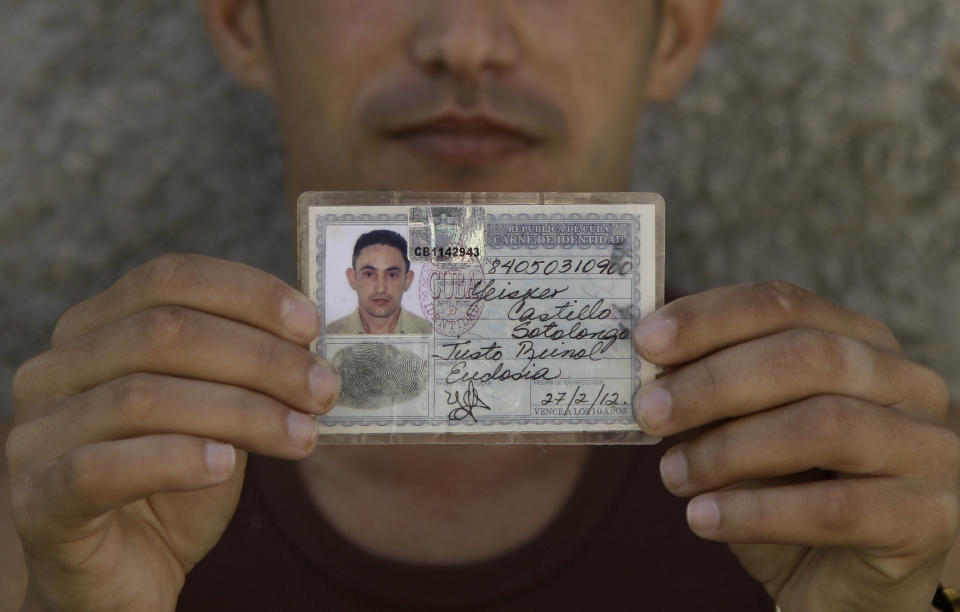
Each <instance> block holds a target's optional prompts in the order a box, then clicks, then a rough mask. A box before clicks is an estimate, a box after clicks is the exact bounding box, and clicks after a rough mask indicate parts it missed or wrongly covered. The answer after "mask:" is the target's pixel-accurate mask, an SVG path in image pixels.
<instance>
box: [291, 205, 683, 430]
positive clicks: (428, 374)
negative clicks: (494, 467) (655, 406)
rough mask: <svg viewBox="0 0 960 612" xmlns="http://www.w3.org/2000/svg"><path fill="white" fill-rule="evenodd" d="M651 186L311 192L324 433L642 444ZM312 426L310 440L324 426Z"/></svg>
mask: <svg viewBox="0 0 960 612" xmlns="http://www.w3.org/2000/svg"><path fill="white" fill-rule="evenodd" d="M663 208H664V204H663V199H662V198H661V197H660V196H658V195H656V194H649V193H597V194H590V193H570V194H565V193H413V192H310V193H305V194H303V195H302V196H301V197H300V200H299V217H298V231H299V247H300V257H299V265H300V285H301V290H302V291H303V292H304V293H305V294H306V295H308V296H310V298H311V299H313V300H314V301H315V303H316V304H317V305H318V306H319V307H320V308H321V310H322V312H323V315H324V329H323V331H322V333H321V334H320V336H319V337H318V338H317V339H316V340H315V341H314V343H313V344H312V347H311V348H312V350H314V351H315V352H316V353H318V354H319V355H321V356H323V357H324V358H325V359H327V361H329V362H330V363H331V364H332V366H333V367H334V368H335V369H336V370H337V371H338V372H339V374H340V377H341V380H342V389H341V395H340V399H339V402H338V403H337V405H336V407H335V408H333V410H331V411H330V412H329V413H327V414H325V415H323V416H321V417H318V420H319V422H320V424H321V436H322V437H323V439H325V440H326V441H327V442H337V443H384V442H386V443H406V442H409V443H431V442H442V443H451V442H471V443H477V442H480V443H483V442H489V443H650V442H655V441H656V440H657V439H656V438H653V437H650V436H647V435H646V434H644V433H643V432H642V431H641V429H640V427H639V425H638V424H637V422H636V421H635V419H634V416H633V410H632V403H633V398H634V395H635V394H636V392H637V390H638V389H639V387H640V386H641V385H643V384H644V383H647V382H649V381H651V380H653V378H654V377H655V375H656V371H655V367H654V366H653V365H652V364H650V363H647V362H646V361H644V360H643V359H641V358H640V357H639V356H638V355H637V353H636V351H635V350H634V348H633V341H632V338H631V336H632V330H633V328H634V326H635V324H636V323H637V322H638V321H639V320H640V319H641V318H642V317H643V316H645V315H646V314H648V313H650V312H652V311H653V310H654V309H655V308H657V307H658V306H660V305H662V303H663V255H664V246H663V216H664V215H663V212H664V211H663ZM322 441H323V440H322Z"/></svg>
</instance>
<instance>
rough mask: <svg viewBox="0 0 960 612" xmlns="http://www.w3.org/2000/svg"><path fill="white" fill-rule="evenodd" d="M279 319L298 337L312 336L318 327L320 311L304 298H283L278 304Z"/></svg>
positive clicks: (315, 333)
mask: <svg viewBox="0 0 960 612" xmlns="http://www.w3.org/2000/svg"><path fill="white" fill-rule="evenodd" d="M280 319H281V320H282V321H283V324H284V326H285V327H286V328H287V330H288V331H289V332H290V333H291V334H293V335H294V336H296V337H298V338H313V337H314V336H316V335H317V332H318V331H319V329H320V313H318V312H317V309H316V307H315V306H314V305H313V304H311V303H310V302H308V301H307V299H306V298H297V297H288V298H284V300H283V303H282V304H281V305H280Z"/></svg>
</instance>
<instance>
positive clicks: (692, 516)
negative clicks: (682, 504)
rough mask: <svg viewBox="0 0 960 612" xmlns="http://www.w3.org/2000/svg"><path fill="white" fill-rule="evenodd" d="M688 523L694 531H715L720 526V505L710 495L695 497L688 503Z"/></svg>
mask: <svg viewBox="0 0 960 612" xmlns="http://www.w3.org/2000/svg"><path fill="white" fill-rule="evenodd" d="M687 524H688V525H690V528H691V529H693V530H694V531H713V530H714V529H716V528H717V527H719V526H720V506H718V505H717V502H716V500H714V499H713V498H710V497H695V498H693V499H692V500H690V503H689V504H687Z"/></svg>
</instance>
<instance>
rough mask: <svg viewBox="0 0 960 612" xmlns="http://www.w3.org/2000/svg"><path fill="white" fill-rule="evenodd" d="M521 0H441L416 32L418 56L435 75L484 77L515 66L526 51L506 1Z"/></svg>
mask: <svg viewBox="0 0 960 612" xmlns="http://www.w3.org/2000/svg"><path fill="white" fill-rule="evenodd" d="M512 1H515V0H507V2H506V3H504V2H502V1H500V0H435V1H433V2H425V3H424V5H425V6H424V13H423V17H422V18H421V21H420V23H418V24H417V27H416V28H415V30H414V32H413V40H412V42H411V53H412V55H413V59H414V61H415V62H416V63H417V64H418V65H419V66H420V67H421V68H422V69H423V70H424V71H426V72H427V73H429V74H431V75H445V74H448V73H449V74H451V75H452V76H454V77H456V78H460V79H463V78H466V79H471V78H474V79H475V78H479V77H480V76H481V75H483V74H484V73H497V72H502V71H505V70H507V69H509V68H510V67H511V66H512V65H513V64H514V63H515V62H516V61H517V58H518V56H519V52H520V41H519V40H518V36H517V31H516V29H515V28H514V27H513V26H512V24H511V23H510V20H509V15H508V14H507V12H508V10H507V9H505V5H506V4H508V3H509V2H512Z"/></svg>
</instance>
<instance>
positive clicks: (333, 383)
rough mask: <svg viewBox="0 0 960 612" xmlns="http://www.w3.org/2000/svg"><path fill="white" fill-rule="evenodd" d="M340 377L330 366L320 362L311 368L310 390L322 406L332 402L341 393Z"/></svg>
mask: <svg viewBox="0 0 960 612" xmlns="http://www.w3.org/2000/svg"><path fill="white" fill-rule="evenodd" d="M339 391H340V377H339V376H338V375H337V373H336V372H334V371H333V370H331V369H330V368H325V367H323V366H322V365H320V364H317V365H315V366H313V369H312V370H310V392H311V393H313V397H314V399H316V400H317V402H319V403H320V404H321V405H322V406H326V405H327V404H330V403H332V401H333V400H334V399H335V398H336V397H337V396H338V395H339Z"/></svg>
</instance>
